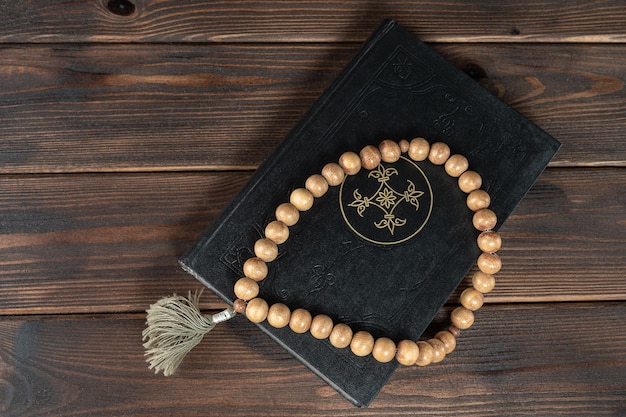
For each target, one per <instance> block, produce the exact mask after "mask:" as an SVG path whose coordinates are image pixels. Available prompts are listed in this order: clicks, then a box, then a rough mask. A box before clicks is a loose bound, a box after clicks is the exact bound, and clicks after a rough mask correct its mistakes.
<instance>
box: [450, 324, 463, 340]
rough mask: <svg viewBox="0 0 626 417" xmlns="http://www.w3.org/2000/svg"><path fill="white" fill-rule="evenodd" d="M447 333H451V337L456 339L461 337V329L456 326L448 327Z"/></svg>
mask: <svg viewBox="0 0 626 417" xmlns="http://www.w3.org/2000/svg"><path fill="white" fill-rule="evenodd" d="M448 331H449V332H450V333H452V336H454V337H456V338H457V339H458V338H459V337H461V329H459V328H458V327H456V326H449V327H448Z"/></svg>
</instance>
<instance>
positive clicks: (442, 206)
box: [180, 21, 560, 406]
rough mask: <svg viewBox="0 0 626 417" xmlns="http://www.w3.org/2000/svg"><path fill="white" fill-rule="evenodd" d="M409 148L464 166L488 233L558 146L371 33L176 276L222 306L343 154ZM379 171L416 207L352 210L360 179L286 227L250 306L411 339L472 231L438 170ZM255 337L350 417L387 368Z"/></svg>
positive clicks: (334, 190)
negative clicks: (294, 207)
mask: <svg viewBox="0 0 626 417" xmlns="http://www.w3.org/2000/svg"><path fill="white" fill-rule="evenodd" d="M418 136H419V137H424V138H426V139H427V140H428V141H430V142H431V143H433V142H437V141H441V142H445V143H447V144H448V145H449V146H450V148H451V150H452V153H459V154H462V155H464V156H466V157H467V158H468V160H469V163H470V169H471V170H474V171H477V172H478V173H479V174H481V176H482V178H483V186H482V187H481V188H482V189H484V190H486V191H487V192H488V193H489V194H490V195H491V198H492V204H491V206H490V208H491V209H492V210H493V211H494V212H495V213H496V214H497V216H498V220H499V223H498V226H499V225H501V224H502V222H503V221H504V220H505V219H506V218H507V217H508V216H509V214H510V213H511V212H512V211H513V209H514V208H515V206H516V205H517V204H518V202H519V201H520V200H521V199H522V197H523V196H524V194H525V193H526V192H527V191H528V189H529V188H530V187H531V186H532V184H533V183H534V182H535V180H536V179H537V177H538V176H539V175H540V174H541V172H542V171H543V169H544V168H545V167H546V165H547V164H548V162H549V161H550V159H551V158H552V156H553V155H554V154H555V153H556V151H557V150H558V148H559V147H560V144H559V143H558V142H557V141H556V140H555V139H553V138H552V137H551V136H549V135H548V134H547V133H545V132H544V131H543V130H541V129H540V128H538V127H537V126H536V125H534V124H533V123H531V122H530V121H528V120H527V119H525V118H524V117H522V116H521V115H520V114H519V113H517V112H515V111H514V110H513V109H511V108H510V107H509V106H507V105H506V104H504V103H503V102H502V101H500V100H499V99H498V98H496V97H494V96H493V95H492V94H490V93H489V92H488V91H486V90H485V89H483V88H482V87H481V86H480V85H478V84H477V83H476V82H475V81H474V80H472V79H471V78H469V77H468V76H467V75H466V74H465V73H463V72H462V71H460V70H458V69H457V68H455V67H454V66H452V65H451V64H450V63H448V62H447V61H445V60H444V59H443V58H442V57H441V56H440V55H438V54H437V53H435V52H434V51H433V50H432V49H430V48H429V47H428V46H426V45H424V44H423V43H421V42H420V41H419V40H418V39H417V38H415V37H414V36H413V35H411V34H410V33H408V32H407V31H406V30H405V29H403V28H402V27H401V26H400V25H398V24H397V23H396V22H394V21H384V22H383V23H382V25H381V26H380V27H379V28H378V29H377V30H376V31H375V32H374V34H373V35H372V36H371V37H370V39H369V40H368V41H367V42H366V43H365V45H364V46H363V48H362V49H361V50H360V52H359V53H358V54H357V55H356V57H355V58H354V59H353V60H352V62H350V64H349V65H348V66H347V67H346V68H345V69H344V70H343V71H342V72H341V73H340V74H339V76H338V78H337V79H336V80H335V81H334V82H333V83H332V85H331V86H330V87H329V88H328V89H327V91H325V92H324V93H323V94H322V96H321V97H320V98H319V99H318V100H317V101H316V102H315V104H314V105H313V107H312V108H311V109H310V110H309V111H308V112H307V113H306V114H305V115H304V117H303V118H302V120H301V121H300V122H299V123H298V124H297V125H296V126H295V127H294V128H293V130H292V131H291V132H290V133H289V134H288V135H287V137H286V138H285V139H284V140H283V141H282V142H281V143H280V145H279V146H278V147H277V148H276V150H275V151H274V152H273V153H272V155H271V156H270V157H269V158H268V159H267V161H265V162H264V163H263V164H262V165H261V166H260V167H259V169H258V170H257V171H256V173H255V174H254V175H253V176H252V178H251V179H250V180H249V182H248V183H247V184H246V185H245V186H244V188H243V189H242V191H241V192H240V193H239V194H238V195H237V197H236V198H235V199H234V201H233V202H232V203H231V204H230V205H229V206H228V208H227V209H226V210H225V211H224V213H223V214H222V215H221V216H220V217H219V218H218V219H217V220H216V221H215V223H214V224H213V225H212V226H210V227H209V228H208V230H206V231H205V232H204V233H203V234H202V236H201V237H200V239H199V240H198V242H197V243H196V244H195V245H194V246H193V247H192V248H191V249H190V250H189V251H188V252H187V253H186V254H185V255H184V256H183V258H182V259H181V261H180V262H181V265H182V266H183V268H184V269H185V270H186V271H188V272H189V273H191V274H192V275H193V276H195V277H196V278H197V279H198V280H199V281H200V282H201V283H202V284H204V285H205V286H207V287H208V288H210V289H211V290H213V291H214V292H215V293H216V294H218V295H219V296H220V297H221V298H223V299H224V300H225V301H226V302H227V303H229V304H231V305H232V303H233V301H234V299H235V298H236V297H235V295H234V292H233V285H234V283H235V282H236V281H237V280H238V279H239V278H240V277H242V276H243V271H242V265H243V262H244V261H245V260H246V259H248V258H250V257H253V256H254V252H253V247H254V243H255V241H256V240H257V239H259V238H260V237H262V236H263V235H264V229H265V226H266V225H267V224H268V223H269V222H271V221H272V220H274V212H275V209H276V207H277V206H278V205H279V204H281V203H283V202H287V201H289V195H290V193H291V191H292V190H294V189H296V188H300V187H303V186H304V182H305V180H306V179H307V178H308V177H309V176H310V175H311V174H314V173H319V172H320V171H321V169H322V167H323V166H324V165H325V164H327V163H328V162H336V161H337V160H338V158H339V156H340V155H341V154H342V153H343V152H345V151H354V152H357V153H358V152H359V151H360V149H362V148H363V147H364V146H365V145H368V144H373V145H377V144H378V143H380V142H381V141H382V140H384V139H394V140H396V141H399V140H400V139H408V140H410V139H411V138H414V137H418ZM380 169H385V170H391V171H389V172H387V174H389V175H387V176H388V177H389V178H390V179H389V181H388V184H387V185H388V186H389V187H390V188H389V189H390V190H394V192H397V193H400V194H402V193H404V192H406V191H409V194H410V195H412V196H414V197H415V198H414V199H413V203H414V204H408V205H407V207H408V208H409V209H410V210H409V209H407V208H404V209H402V208H399V207H398V210H396V212H395V213H394V215H395V216H396V218H397V219H400V221H399V222H396V223H394V222H392V221H391V220H390V218H389V216H388V217H387V218H385V216H384V213H381V212H380V211H378V212H376V210H374V209H372V207H361V208H360V209H359V207H358V206H359V205H361V206H363V204H359V202H358V201H359V198H361V201H363V200H364V197H372V198H375V196H374V194H372V193H375V192H376V189H377V188H376V186H374V185H372V184H371V183H370V182H371V180H372V178H368V171H366V170H362V171H361V172H360V173H359V174H358V175H356V176H350V177H347V179H346V180H345V182H344V183H343V184H342V185H341V186H336V187H331V189H330V190H329V192H328V193H327V194H326V195H324V196H323V197H321V198H320V199H316V200H315V203H314V205H313V207H312V208H311V209H310V210H308V211H306V212H303V213H302V214H301V218H300V221H299V222H298V223H297V224H296V225H294V226H293V227H290V236H289V239H288V241H287V242H285V243H284V244H281V245H279V256H278V258H277V259H276V260H275V261H273V262H271V263H269V265H268V266H269V274H268V277H267V278H265V279H264V280H263V281H261V282H260V291H261V294H260V296H261V297H263V298H264V299H266V300H267V301H268V303H269V304H270V305H271V304H273V303H277V302H280V303H284V304H286V305H287V306H289V307H290V308H291V310H294V309H296V308H306V309H308V310H309V311H310V312H311V313H312V314H313V315H316V314H322V313H323V314H326V315H328V316H330V317H331V318H332V319H333V320H334V322H335V323H338V322H341V323H346V324H349V325H350V326H351V327H352V329H353V330H354V331H355V332H356V331H358V330H367V331H369V332H370V333H371V334H372V335H374V337H376V338H377V337H382V336H386V337H389V338H392V339H393V340H395V341H399V340H402V339H407V338H408V339H412V340H418V339H419V338H420V336H421V335H422V333H423V331H424V329H425V328H426V327H427V326H428V325H429V323H430V322H431V320H432V319H433V317H434V315H435V314H436V313H437V312H438V311H439V309H440V308H441V307H442V306H443V304H444V303H445V302H446V300H447V298H448V297H449V296H450V294H451V293H452V292H453V291H454V289H455V288H456V287H457V286H458V284H459V283H460V281H461V280H462V279H463V277H464V276H465V274H466V273H467V272H468V271H469V270H470V268H472V266H473V265H475V262H476V259H477V257H478V255H479V254H480V250H479V249H478V248H477V246H476V241H475V239H476V236H477V232H476V230H475V229H474V228H473V226H472V222H471V218H472V212H471V211H470V210H469V209H468V208H467V206H466V203H465V199H466V195H465V194H464V193H463V192H461V191H460V190H459V188H458V186H457V183H456V180H455V179H454V178H451V177H449V176H448V175H447V174H446V173H445V171H444V169H443V167H441V166H439V167H437V166H434V165H432V164H430V163H429V162H428V161H426V162H425V163H421V162H420V163H415V162H412V161H410V160H408V159H401V160H400V161H398V162H397V163H394V164H393V165H388V166H385V164H383V165H382V166H381V168H380ZM381 175H382V174H381ZM378 184H380V183H378ZM372 187H373V188H372ZM405 202H406V201H405ZM387 203H389V201H387ZM370 209H371V210H370ZM403 210H404V211H403ZM392 217H393V216H392ZM385 219H386V220H385ZM401 223H403V224H401ZM505 264H506V263H505ZM258 327H259V328H260V329H261V330H263V331H264V332H266V333H267V334H268V335H269V336H270V337H271V338H273V339H274V340H275V341H276V342H277V343H279V344H280V345H281V346H283V347H284V348H285V349H287V350H288V351H289V352H290V353H291V354H293V355H294V356H295V357H296V358H298V359H299V360H300V361H302V362H303V363H304V364H305V365H306V366H307V367H309V368H310V369H311V370H312V371H313V372H315V373H316V374H317V375H319V376H320V377H321V378H322V379H324V380H325V381H326V382H327V383H328V384H330V385H331V386H332V387H334V388H335V389H336V390H338V391H339V392H340V393H341V394H343V395H344V396H345V397H346V398H347V399H349V400H350V401H351V402H353V403H354V404H356V405H359V406H366V405H368V404H369V403H370V402H371V401H372V399H373V398H374V397H375V396H376V394H377V393H378V392H379V391H380V389H381V388H382V386H383V385H384V384H385V382H386V381H387V380H388V378H389V377H390V376H391V374H392V373H393V371H394V369H395V368H396V366H397V363H396V362H395V361H392V362H389V363H386V364H382V363H378V362H377V361H376V360H375V359H373V358H372V356H371V355H369V356H367V357H364V358H363V357H357V356H355V355H354V354H352V353H351V351H350V349H349V348H346V349H337V348H335V347H333V346H332V345H331V344H330V343H329V342H328V340H317V339H315V338H314V337H312V336H311V335H310V334H309V333H305V334H296V333H294V332H292V331H291V330H290V329H289V327H286V328H282V329H275V328H272V327H271V326H269V325H268V324H267V322H263V323H261V324H259V325H258Z"/></svg>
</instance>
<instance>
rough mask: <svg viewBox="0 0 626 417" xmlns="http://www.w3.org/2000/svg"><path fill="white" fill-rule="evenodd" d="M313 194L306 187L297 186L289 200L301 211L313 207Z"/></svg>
mask: <svg viewBox="0 0 626 417" xmlns="http://www.w3.org/2000/svg"><path fill="white" fill-rule="evenodd" d="M313 200H315V199H314V198H313V194H311V192H310V191H309V190H307V189H306V188H296V189H295V190H293V191H292V192H291V195H290V196H289V202H290V203H291V204H293V205H294V206H295V207H296V208H297V209H298V210H300V211H307V210H308V209H310V208H311V207H313Z"/></svg>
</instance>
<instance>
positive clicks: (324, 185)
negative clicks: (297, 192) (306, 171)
mask: <svg viewBox="0 0 626 417" xmlns="http://www.w3.org/2000/svg"><path fill="white" fill-rule="evenodd" d="M304 188H306V189H307V190H309V192H310V193H311V194H313V197H315V198H320V197H322V196H323V195H324V194H326V192H327V191H328V181H326V178H324V177H322V176H321V175H320V174H313V175H311V176H310V177H309V178H307V179H306V181H305V183H304Z"/></svg>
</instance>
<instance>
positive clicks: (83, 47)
mask: <svg viewBox="0 0 626 417" xmlns="http://www.w3.org/2000/svg"><path fill="white" fill-rule="evenodd" d="M0 17H1V23H0V42H1V44H0V146H1V148H0V233H1V236H0V314H1V316H0V415H5V416H44V415H46V416H92V417H93V416H126V415H128V416H131V415H132V416H170V415H171V416H209V415H210V416H213V415H215V416H227V415H238V416H295V415H307V416H338V415H341V416H348V415H369V416H398V415H411V416H413V415H428V416H433V415H437V416H443V415H445V416H461V415H462V416H470V415H472V416H473V415H475V416H487V415H494V416H502V415H523V416H531V415H532V416H535V415H572V416H583V415H589V416H601V415H607V416H624V415H626V324H625V322H626V303H625V302H624V300H626V280H625V279H624V278H625V275H626V187H625V185H624V184H625V182H626V140H625V139H624V136H625V135H626V133H625V132H626V90H625V89H624V80H625V79H626V7H624V5H623V3H622V2H621V1H619V0H598V1H594V2H589V1H582V0H575V1H569V2H561V1H549V0H544V1H537V2H532V3H526V2H519V1H512V0H500V1H489V0H479V1H470V0H466V1H463V0H456V1H439V0H433V1H428V2H426V1H415V2H401V1H387V2H365V1H362V2H360V1H343V2H324V1H320V2H317V1H314V2H301V1H281V2H253V1H243V2H235V1H231V2H228V1H226V2H202V1H192V0H190V1H183V2H181V1H167V0H159V1H144V0H111V1H108V0H94V1H89V2H83V1H75V0H69V1H64V2H61V1H57V0H55V1H49V0H47V1H41V0H31V1H25V2H8V1H1V2H0ZM384 17H387V18H394V19H396V20H398V21H399V22H400V23H401V24H402V25H404V26H405V27H407V28H408V29H409V30H410V31H412V32H413V33H415V34H416V35H418V36H419V37H420V38H421V39H422V40H424V41H425V42H427V43H428V44H429V45H431V46H432V47H433V48H434V49H436V50H437V51H438V52H439V53H441V54H442V55H443V56H444V57H445V58H446V59H448V60H450V61H451V62H452V63H453V64H454V65H456V66H457V67H458V68H460V69H462V70H464V71H466V72H467V73H468V74H470V75H471V76H472V77H474V78H475V79H476V80H477V81H478V82H479V83H480V84H482V85H483V86H484V87H486V88H487V89H488V90H490V91H491V92H492V93H493V94H495V95H497V96H499V97H500V98H501V99H502V100H504V101H505V102H507V103H508V104H510V105H511V106H513V107H514V108H515V109H516V110H518V111H519V112H521V113H522V114H523V115H525V116H526V117H528V118H529V119H531V120H532V121H534V122H535V123H537V124H538V125H540V126H541V127H543V128H544V129H545V130H547V131H548V132H549V133H550V134H552V135H553V136H554V137H556V138H557V139H558V140H560V141H561V142H562V143H563V148H562V150H561V151H560V152H559V153H558V155H557V156H556V158H555V159H554V160H553V162H552V163H551V164H550V166H549V168H548V169H547V170H546V171H545V173H544V174H543V175H542V176H541V178H540V179H539V181H538V182H537V183H536V185H535V186H534V187H533V188H532V190H531V191H530V193H529V194H528V195H527V196H526V197H525V199H524V200H523V201H522V203H521V204H520V205H519V206H518V208H517V209H516V210H515V211H514V213H513V215H512V216H511V217H510V219H509V220H508V221H507V223H506V224H505V225H504V227H503V228H502V229H501V231H502V233H503V235H504V236H505V242H506V247H505V248H504V249H503V250H502V251H501V254H502V257H503V259H504V260H505V266H506V268H505V269H504V270H503V271H502V272H501V273H500V274H499V279H498V284H497V288H496V289H495V290H494V291H493V292H492V293H491V294H490V295H489V297H488V300H487V302H488V304H487V305H486V306H485V307H484V308H483V309H481V310H480V311H479V312H478V320H477V323H476V325H475V326H474V327H473V328H472V329H471V330H468V331H467V332H465V333H464V335H463V337H462V341H461V342H460V343H459V347H458V349H457V351H456V352H454V353H453V354H452V355H450V356H449V357H448V358H447V359H446V361H445V362H444V363H441V364H439V365H437V366H432V367H428V368H417V367H414V368H403V369H399V370H398V371H397V372H396V373H395V374H394V375H393V377H392V379H391V380H390V381H389V383H388V384H387V385H386V386H385V387H384V388H383V390H382V392H381V393H380V394H379V396H378V397H377V398H376V399H375V400H374V402H373V403H372V404H371V405H370V407H369V408H367V409H357V408H355V407H353V406H352V405H351V404H350V403H349V402H347V401H346V400H344V399H343V398H342V397H341V396H340V395H339V394H337V393H336V392H335V391H334V390H333V389H332V388H330V387H329V386H327V385H326V384H325V383H324V382H322V381H321V380H320V379H319V378H318V377H316V376H315V375H314V374H312V373H311V372H310V371H308V370H307V369H306V368H305V367H304V366H303V365H301V364H300V363H299V362H298V361H296V360H295V359H293V358H292V357H291V356H290V355H289V354H288V353H287V352H285V351H283V350H282V349H281V348H280V347H278V346H277V345H275V344H274V343H273V342H272V341H270V340H269V339H268V338H267V337H266V336H265V335H263V334H261V333H260V332H258V331H255V329H254V327H253V326H252V325H251V324H249V323H247V322H246V320H245V319H242V320H235V321H234V322H232V321H231V322H229V323H228V324H227V325H224V326H223V327H222V328H218V329H216V330H215V331H214V333H212V335H211V336H210V337H209V338H208V339H207V340H205V341H204V342H203V343H202V344H201V345H199V346H198V347H197V348H196V350H195V351H193V352H192V353H191V355H190V356H189V357H188V358H187V360H186V362H185V363H184V364H183V366H182V368H181V369H180V370H179V372H178V374H177V376H175V377H171V378H165V377H163V376H160V375H154V374H152V372H150V371H149V370H148V369H147V366H146V364H145V362H144V357H143V348H142V345H141V331H142V329H143V326H144V310H145V308H146V307H147V306H148V305H149V304H150V303H152V302H154V301H155V300H156V299H158V298H160V297H161V296H164V295H167V294H169V293H172V292H175V291H178V292H185V291H187V290H188V289H195V288H198V284H197V282H196V281H195V280H194V279H193V278H192V277H191V276H189V275H188V274H186V273H185V272H183V271H182V270H181V269H180V268H179V267H178V265H177V259H178V257H179V256H180V255H181V254H182V253H183V252H184V251H185V249H186V248H188V247H189V246H190V245H191V244H192V243H193V242H194V241H195V239H196V238H197V237H198V236H199V234H200V233H201V231H202V230H203V229H204V228H205V227H206V226H207V225H209V224H210V223H211V222H212V221H213V220H214V219H215V218H216V216H217V215H218V213H220V211H221V210H222V209H223V208H224V207H225V205H226V204H227V202H228V201H229V200H230V199H231V198H232V197H233V196H234V195H235V194H236V193H237V191H238V190H239V189H240V187H241V186H242V185H243V183H244V182H245V181H246V180H247V178H249V176H250V175H251V173H252V172H253V170H254V169H255V168H256V167H257V166H258V165H259V163H260V162H261V161H263V160H264V158H265V157H267V156H268V155H269V153H270V152H271V150H272V149H273V148H274V147H275V146H276V145H277V144H278V143H279V141H280V140H281V139H282V138H283V137H284V136H285V134H286V133H287V132H288V131H289V129H290V128H291V127H292V126H293V125H294V124H295V123H296V122H297V120H298V119H299V118H300V117H301V116H302V115H303V114H304V112H305V111H306V109H307V108H308V107H309V106H310V105H311V104H312V103H313V101H314V100H315V98H316V97H317V96H318V95H319V94H320V93H321V92H322V91H323V90H324V89H325V88H326V87H327V86H328V85H329V83H330V82H331V81H332V80H333V78H334V77H335V76H336V75H337V74H338V72H339V71H340V70H341V68H342V67H343V66H344V65H346V64H347V63H348V61H349V60H350V59H351V57H352V56H353V55H354V54H355V53H356V52H357V51H358V49H359V47H360V45H361V43H362V42H363V41H364V40H365V39H366V37H367V36H368V35H369V33H370V32H371V31H373V30H374V29H375V28H376V27H377V26H378V24H379V22H380V21H381V20H382V19H383V18H384ZM457 296H458V294H457ZM450 301H451V302H455V301H456V300H454V299H451V300H450ZM222 306H223V303H222V302H221V301H219V299H218V298H217V297H216V296H214V295H211V294H208V293H205V296H204V297H203V303H202V307H203V309H206V310H208V311H210V310H214V309H218V308H220V307H222Z"/></svg>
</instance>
